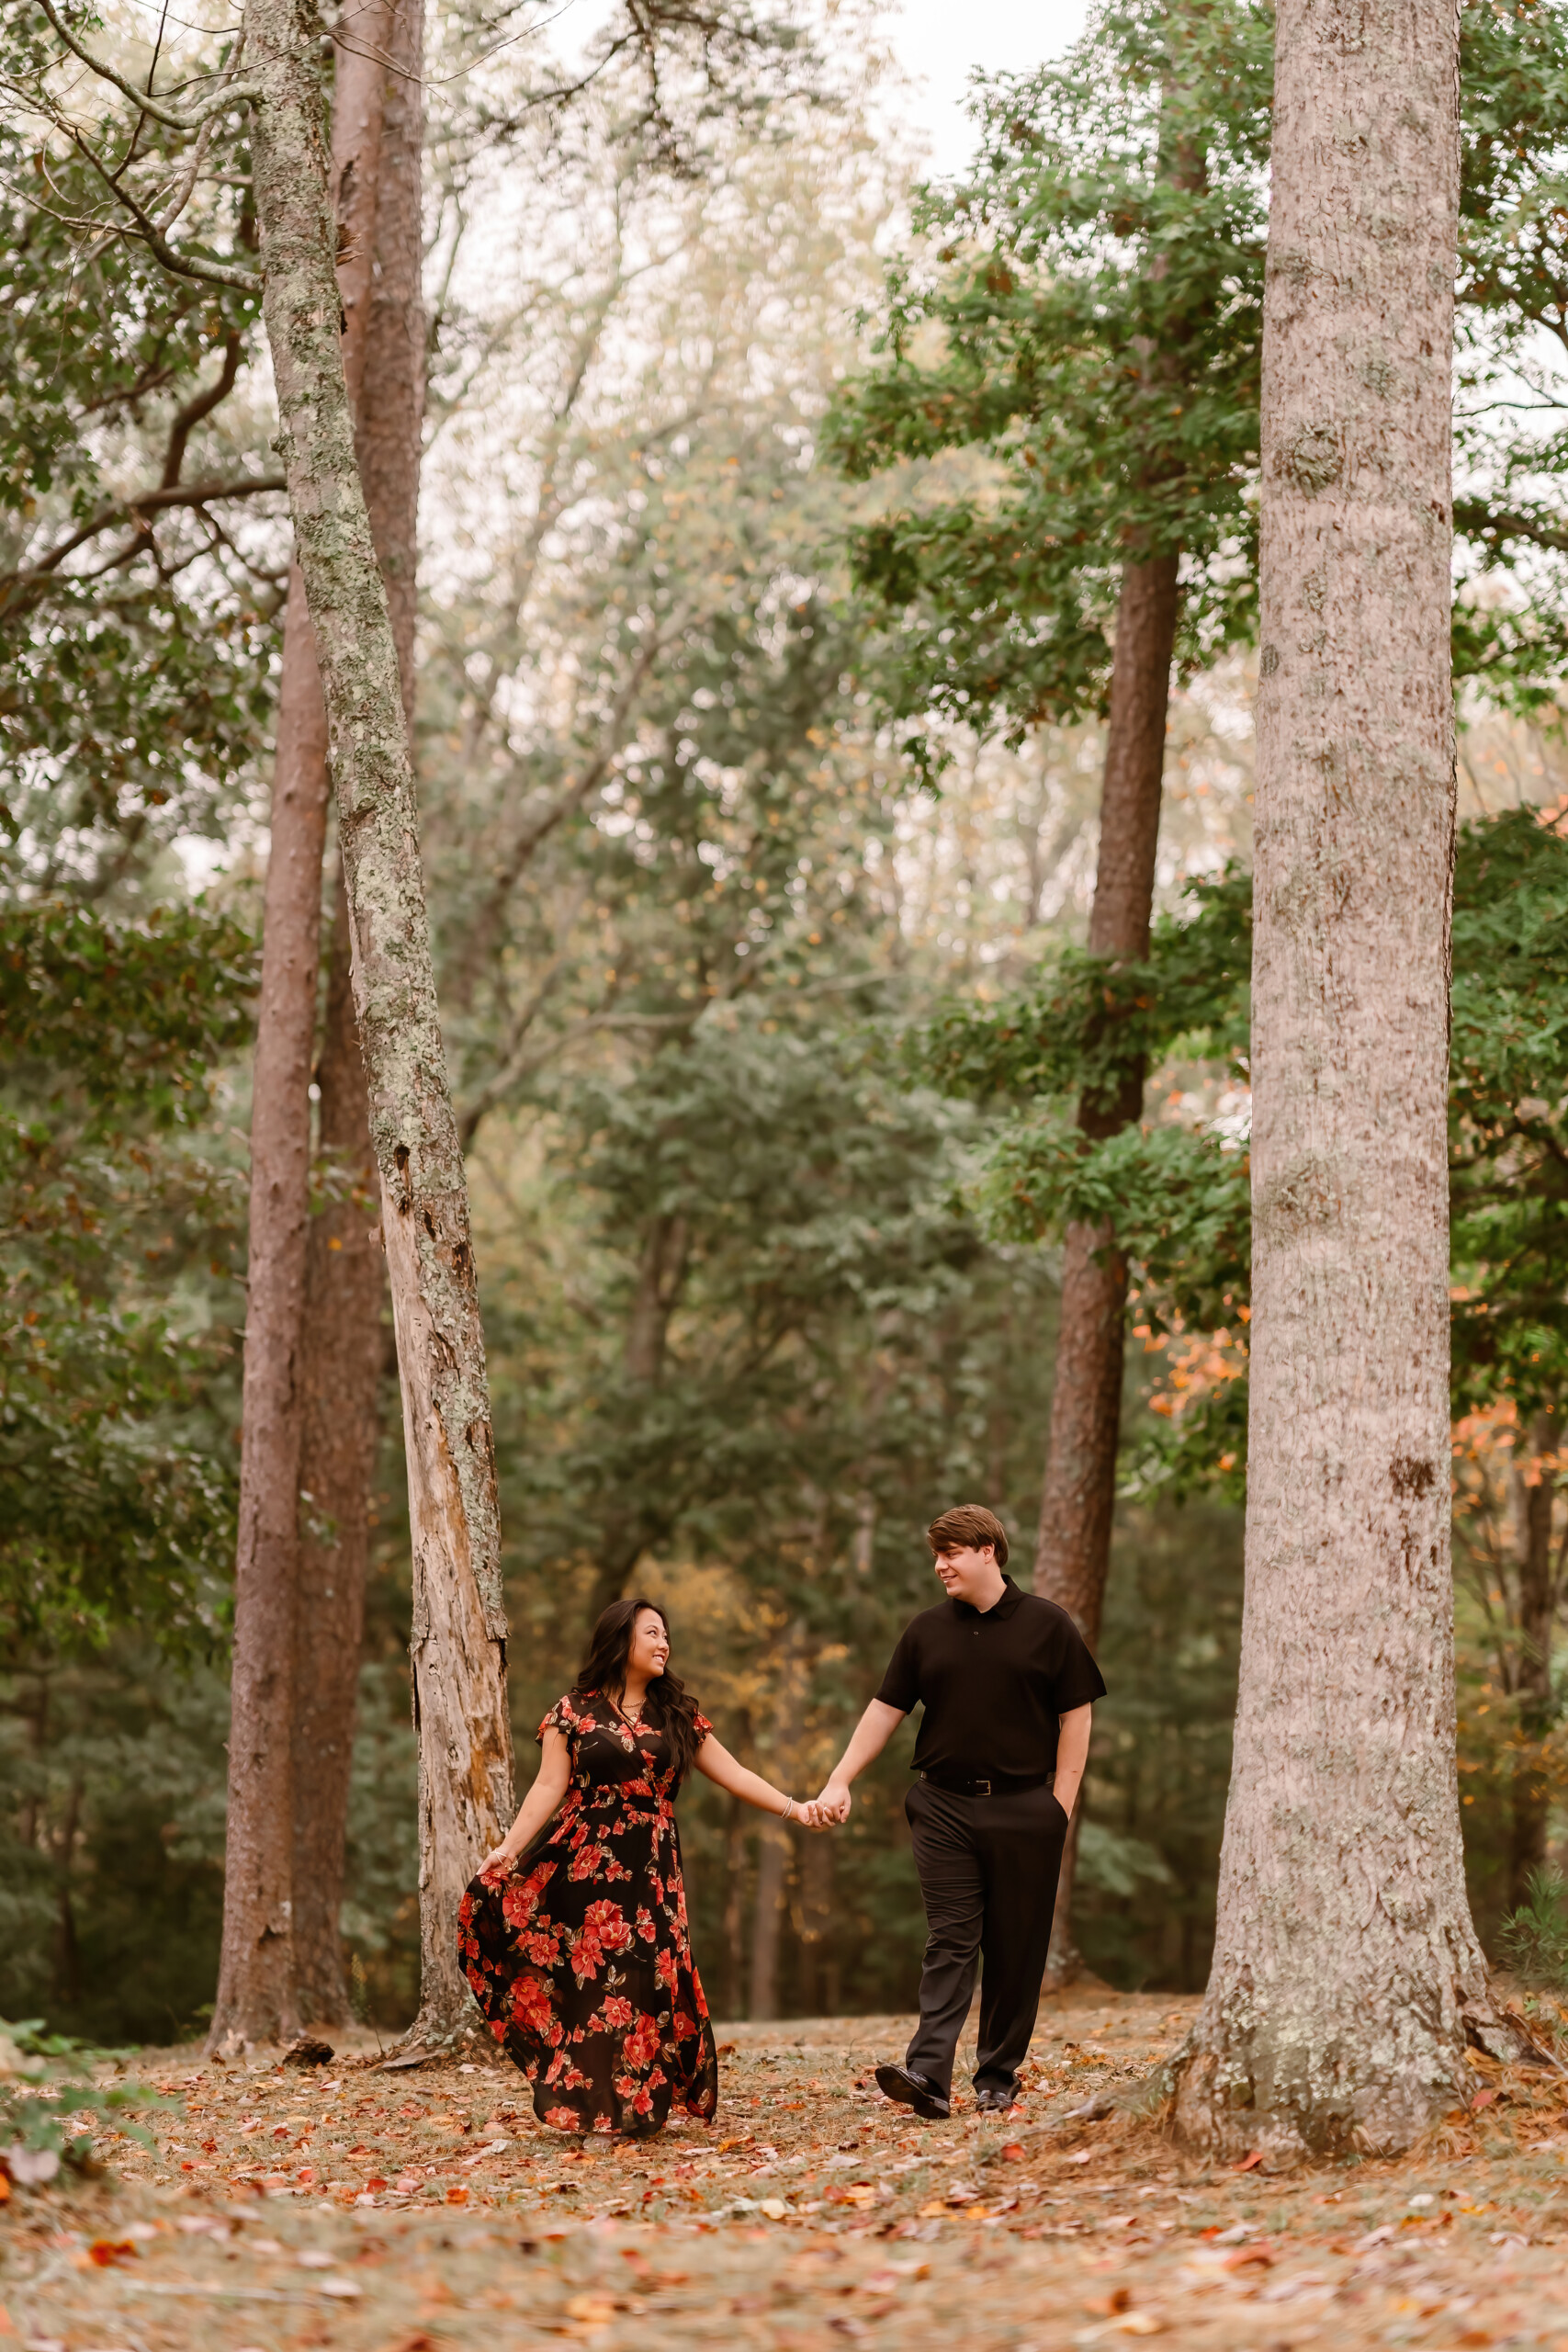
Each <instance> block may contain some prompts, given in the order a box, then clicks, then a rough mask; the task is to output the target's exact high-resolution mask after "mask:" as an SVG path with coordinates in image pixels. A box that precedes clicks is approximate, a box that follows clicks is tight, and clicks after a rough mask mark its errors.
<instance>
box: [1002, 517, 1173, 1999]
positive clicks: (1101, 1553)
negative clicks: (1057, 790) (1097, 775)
mask: <svg viewBox="0 0 1568 2352" xmlns="http://www.w3.org/2000/svg"><path fill="white" fill-rule="evenodd" d="M1177 571H1178V559H1177V558H1176V557H1175V556H1174V555H1172V556H1163V557H1160V558H1158V559H1157V560H1154V561H1150V562H1146V563H1132V562H1129V563H1128V564H1127V565H1126V566H1125V567H1124V569H1123V571H1122V593H1121V599H1120V602H1119V605H1118V607H1117V618H1116V642H1115V647H1114V649H1113V658H1112V665H1111V714H1110V724H1109V727H1108V729H1107V732H1106V742H1105V775H1104V781H1103V784H1102V786H1101V789H1100V855H1099V861H1098V865H1097V866H1096V871H1095V881H1094V910H1093V913H1092V915H1091V916H1090V919H1089V951H1090V953H1091V954H1092V955H1096V956H1105V957H1106V958H1107V959H1108V960H1110V961H1111V962H1115V963H1138V962H1141V961H1142V959H1143V958H1144V957H1145V956H1146V955H1147V954H1148V951H1149V926H1150V922H1151V921H1152V918H1153V913H1154V893H1155V854H1156V849H1157V847H1158V843H1159V817H1160V792H1161V786H1162V782H1163V778H1164V773H1165V736H1166V715H1167V709H1168V704H1169V699H1170V663H1171V656H1172V653H1173V651H1174V650H1175V644H1176V620H1177V602H1178V588H1177ZM1143 1104H1144V1070H1143V1066H1142V1064H1141V1063H1139V1064H1138V1065H1137V1066H1136V1068H1134V1069H1130V1070H1129V1072H1128V1075H1127V1078H1126V1080H1125V1082H1124V1084H1123V1086H1122V1090H1121V1091H1120V1093H1119V1094H1118V1095H1117V1097H1116V1098H1115V1099H1114V1100H1113V1101H1111V1102H1110V1103H1106V1102H1103V1101H1095V1102H1089V1101H1088V1100H1086V1101H1085V1102H1083V1103H1080V1104H1079V1106H1078V1125H1079V1126H1080V1127H1081V1128H1082V1130H1083V1132H1084V1134H1085V1135H1086V1136H1089V1137H1091V1138H1100V1137H1103V1136H1110V1135H1114V1134H1116V1133H1117V1131H1118V1130H1119V1129H1120V1128H1122V1127H1124V1126H1128V1125H1131V1124H1132V1122H1133V1121H1134V1120H1135V1119H1136V1118H1137V1117H1138V1115H1139V1114H1140V1113H1141V1111H1142V1109H1143ZM1126 1307H1127V1261H1126V1260H1125V1259H1124V1258H1123V1257H1122V1253H1121V1251H1120V1250H1118V1249H1117V1248H1116V1246H1115V1236H1114V1234H1113V1233H1112V1231H1111V1227H1110V1225H1109V1224H1106V1225H1098V1226H1096V1225H1079V1224H1075V1225H1070V1226H1069V1227H1067V1230H1066V1237H1065V1240H1064V1246H1063V1250H1062V1305H1061V1319H1060V1324H1059V1327H1058V1330H1057V1338H1056V1376H1055V1385H1054V1386H1053V1389H1052V1396H1051V1432H1050V1442H1049V1445H1048V1448H1047V1453H1046V1460H1045V1478H1044V1483H1043V1487H1042V1489H1041V1496H1040V1527H1039V1534H1038V1537H1037V1540H1036V1543H1035V1549H1034V1589H1035V1591H1036V1592H1042V1593H1043V1594H1044V1595H1045V1597H1046V1599H1047V1600H1055V1601H1056V1602H1057V1603H1058V1604H1059V1605H1060V1606H1061V1607H1062V1608H1064V1609H1066V1610H1067V1611H1070V1613H1071V1614H1072V1616H1073V1617H1074V1619H1075V1620H1076V1621H1077V1626H1078V1629H1079V1631H1080V1632H1081V1633H1082V1634H1083V1636H1084V1639H1085V1640H1086V1641H1087V1642H1088V1643H1089V1646H1090V1648H1091V1649H1092V1648H1093V1647H1094V1645H1096V1644H1097V1643H1098V1641H1099V1639H1100V1617H1101V1614H1102V1611H1103V1608H1104V1602H1105V1577H1106V1572H1107V1570H1108V1568H1109V1566H1110V1563H1111V1520H1112V1517H1113V1514H1114V1511H1115V1505H1116V1454H1117V1448H1118V1445H1119V1444H1120V1442H1121V1435H1122V1362H1123V1351H1124V1348H1125V1344H1126V1322H1127V1317H1126ZM1076 1861H1077V1834H1076V1832H1075V1833H1074V1834H1073V1835H1071V1836H1070V1837H1069V1838H1068V1841H1067V1848H1066V1852H1065V1853H1064V1854H1063V1857H1062V1874H1061V1878H1060V1880H1059V1882H1058V1886H1057V1894H1056V1912H1055V1919H1054V1921H1053V1923H1052V1930H1051V1955H1050V1959H1049V1961H1048V1962H1047V1964H1046V1973H1047V1980H1048V1982H1050V1983H1051V1984H1053V1985H1060V1984H1064V1983H1066V1981H1067V1980H1068V1978H1069V1977H1071V1976H1072V1975H1073V1974H1074V1973H1076V1972H1077V1969H1078V1968H1079V1967H1080V1966H1081V1962H1080V1960H1079V1956H1078V1952H1077V1946H1076V1944H1075V1942H1074V1939H1073V1932H1072V1909H1073V1879H1074V1866H1075V1864H1076Z"/></svg>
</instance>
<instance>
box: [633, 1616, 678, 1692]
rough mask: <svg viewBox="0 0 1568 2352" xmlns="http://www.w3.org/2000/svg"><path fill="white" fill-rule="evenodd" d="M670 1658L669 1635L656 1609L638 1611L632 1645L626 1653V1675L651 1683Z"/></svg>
mask: <svg viewBox="0 0 1568 2352" xmlns="http://www.w3.org/2000/svg"><path fill="white" fill-rule="evenodd" d="M669 1656H670V1635H669V1634H668V1633H667V1632H666V1631H665V1625H664V1620H663V1618H662V1617H661V1616H660V1613H659V1611H658V1610H657V1609H639V1610H638V1611H637V1617H636V1620H635V1622H634V1623H633V1625H632V1645H631V1648H630V1649H629V1650H628V1651H627V1653H626V1673H627V1675H628V1676H630V1675H634V1674H640V1675H642V1676H644V1677H645V1678H646V1679H647V1680H648V1681H649V1682H652V1681H654V1680H656V1679H657V1678H658V1677H659V1676H660V1675H661V1674H662V1673H663V1671H664V1667H665V1661H666V1660H667V1659H668V1657H669Z"/></svg>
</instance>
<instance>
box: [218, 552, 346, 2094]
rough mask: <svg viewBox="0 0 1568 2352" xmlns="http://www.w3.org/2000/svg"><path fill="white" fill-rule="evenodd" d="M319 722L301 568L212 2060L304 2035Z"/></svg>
mask: <svg viewBox="0 0 1568 2352" xmlns="http://www.w3.org/2000/svg"><path fill="white" fill-rule="evenodd" d="M324 739H325V718H324V714H323V712H322V710H321V694H320V691H319V689H318V686H317V684H316V662H315V650H314V647H313V645H312V643H311V639H310V620H309V617H308V616H307V613H306V609H305V588H304V582H303V580H302V579H301V576H300V573H299V567H298V566H296V567H295V570H294V571H293V573H292V575H291V577H290V580H289V587H288V622H287V625H286V628H285V633H284V660H283V678H282V683H281V686H280V690H279V695H278V715H277V758H276V769H275V772H274V777H273V793H272V840H271V848H270V852H269V854H268V858H267V869H266V893H265V901H264V907H263V930H262V985H261V1001H260V1005H259V1008H258V1011H257V1016H256V1051H255V1063H254V1077H253V1085H252V1110H251V1197H250V1227H249V1235H250V1249H249V1293H248V1297H247V1301H246V1312H245V1356H244V1382H243V1405H242V1427H243V1442H242V1448H241V1457H240V1531H239V1545H238V1550H237V1554H236V1557H235V1564H234V1648H233V1668H232V1672H231V1679H230V1725H229V1809H228V1834H227V1844H226V1849H225V1857H224V1869H223V1942H222V1951H221V1956H220V1961H219V1969H218V1995H217V1999H216V2001H215V2003H214V2005H213V2011H212V2024H211V2028H210V2030H209V2034H208V2047H209V2049H217V2048H218V2047H219V2045H220V2043H221V2042H224V2041H231V2040H239V2041H282V2040H287V2039H288V2038H289V2037H290V2036H291V2035H293V2034H294V2033H296V2032H297V2031H298V2030H299V2009H298V2004H297V2001H296V1996H295V1989H294V1954H293V1889H294V1868H293V1819H294V1758H293V1724H292V1681H293V1676H292V1665H293V1656H294V1640H295V1613H296V1595H295V1581H296V1574H297V1566H298V1533H297V1511H298V1498H299V1448H300V1433H301V1432H300V1412H299V1402H300V1397H299V1327H300V1317H301V1315H302V1312H303V1308H304V1295H305V1251H306V1238H307V1232H308V1228H309V1225H310V1058H311V1050H312V1047H313V1046H314V1043H315V1027H316V966H317V954H318V947H319V940H320V930H321V855H322V851H323V848H324V846H325V842H326V825H327V788H326V774H325V766H324V762H323V759H322V757H321V753H322V751H323V749H324Z"/></svg>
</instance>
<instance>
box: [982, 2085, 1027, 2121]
mask: <svg viewBox="0 0 1568 2352" xmlns="http://www.w3.org/2000/svg"><path fill="white" fill-rule="evenodd" d="M1017 2098H1018V2092H1017V2090H1016V2089H1014V2090H1010V2091H1002V2090H996V2089H994V2088H992V2087H991V2086H989V2085H987V2087H986V2088H985V2089H984V2090H983V2091H976V2094H975V2104H976V2107H977V2108H978V2109H980V2111H981V2113H982V2114H985V2115H1005V2114H1006V2113H1007V2111H1008V2109H1009V2108H1010V2107H1011V2106H1012V2105H1013V2104H1014V2102H1015V2101H1016V2099H1017Z"/></svg>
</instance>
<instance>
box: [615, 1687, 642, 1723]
mask: <svg viewBox="0 0 1568 2352" xmlns="http://www.w3.org/2000/svg"><path fill="white" fill-rule="evenodd" d="M610 1703H611V1704H612V1706H613V1707H614V1708H615V1713H616V1714H618V1715H619V1717H620V1718H621V1721H622V1722H623V1723H624V1724H627V1725H628V1726H629V1728H630V1729H631V1730H633V1731H640V1730H641V1729H642V1711H643V1709H644V1707H646V1706H647V1704H648V1694H647V1693H646V1691H645V1692H644V1694H643V1696H642V1697H641V1698H640V1699H639V1700H638V1701H637V1705H636V1707H635V1708H628V1707H626V1706H623V1705H622V1703H621V1702H620V1700H619V1699H615V1700H612V1701H611V1702H610Z"/></svg>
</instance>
